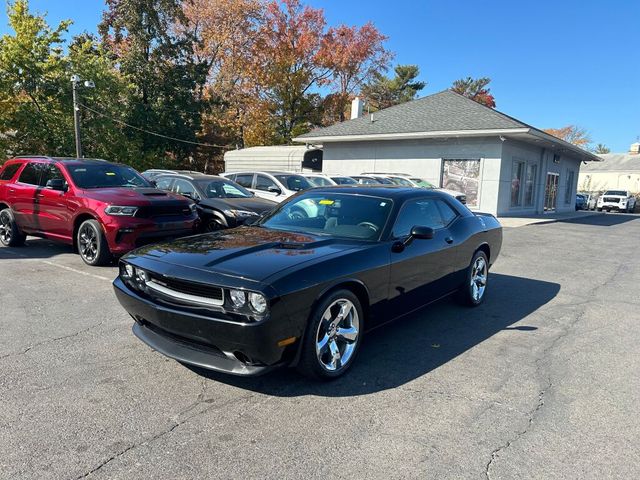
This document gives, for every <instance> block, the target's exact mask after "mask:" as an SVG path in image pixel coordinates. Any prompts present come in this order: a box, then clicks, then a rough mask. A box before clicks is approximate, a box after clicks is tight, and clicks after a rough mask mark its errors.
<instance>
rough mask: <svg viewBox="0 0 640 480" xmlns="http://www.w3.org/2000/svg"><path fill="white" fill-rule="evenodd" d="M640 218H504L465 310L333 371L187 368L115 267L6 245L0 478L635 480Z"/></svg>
mask: <svg viewBox="0 0 640 480" xmlns="http://www.w3.org/2000/svg"><path fill="white" fill-rule="evenodd" d="M639 238H640V216H638V215H625V214H610V215H609V214H607V215H604V214H602V215H594V216H588V214H587V215H584V216H583V217H578V218H576V219H574V220H570V221H563V222H556V223H549V224H538V225H530V226H525V227H520V228H511V229H505V232H504V246H503V251H502V255H501V257H500V258H499V260H498V262H497V263H496V265H495V267H494V269H493V270H492V274H491V277H490V283H489V291H488V296H487V299H486V302H485V304H484V305H482V306H481V307H479V308H477V309H466V308H463V307H459V306H458V305H457V304H455V303H454V302H453V301H448V300H447V301H441V302H440V303H438V304H436V305H433V306H431V307H429V308H428V309H427V310H425V311H423V312H421V313H419V314H416V315H413V316H411V317H409V318H406V319H405V320H403V321H400V322H397V323H395V324H393V325H391V326H389V327H385V328H383V329H380V330H378V331H376V332H374V333H372V334H371V335H370V336H368V337H367V338H366V339H365V343H364V345H363V349H362V351H361V352H360V357H359V358H358V362H357V364H356V365H355V366H354V368H353V369H352V370H351V371H350V372H349V374H347V375H346V377H343V378H341V379H339V380H337V381H335V382H332V383H322V384H321V383H313V382H310V381H307V380H305V379H303V378H301V377H299V376H298V375H297V374H296V373H295V372H292V371H288V370H284V371H279V372H275V373H274V374H271V375H269V376H264V377H260V378H255V379H245V378H235V377H227V376H223V375H217V374H211V373H205V372H202V371H197V370H193V369H189V368H187V367H185V366H182V365H180V364H178V363H176V362H174V361H171V360H168V359H166V358H164V357H163V356H161V355H159V354H157V353H155V352H153V351H152V350H150V349H149V348H148V347H146V346H145V345H144V344H142V343H141V342H140V341H138V340H137V339H135V338H134V336H133V335H132V334H131V330H130V327H131V320H130V318H129V317H128V316H127V314H126V313H125V312H124V310H122V309H121V307H120V306H119V305H118V303H117V302H116V300H115V297H114V295H113V293H112V290H111V284H110V282H111V280H112V279H113V278H114V277H115V275H116V268H114V267H106V268H91V267H87V266H84V265H83V263H82V261H81V260H80V258H79V257H78V256H76V255H74V254H72V253H71V250H70V248H69V247H65V246H60V245H56V244H52V243H50V242H48V241H45V240H36V239H31V240H30V241H29V242H28V245H27V246H26V247H24V248H19V249H6V248H0V312H1V315H0V328H1V329H2V335H1V336H0V403H1V406H2V407H1V409H0V452H1V455H0V478H3V479H4V478H34V479H36V478H37V479H47V478H55V479H58V478H61V479H76V478H85V477H89V478H94V477H95V478H122V479H132V478H385V479H387V478H434V479H442V478H488V479H498V478H502V479H513V478H541V479H542V478H545V479H547V478H598V479H601V478H638V477H639V476H640V449H639V448H638V445H640V418H639V417H638V405H639V400H640V376H639V375H638V372H640V349H639V347H638V346H639V345H640V329H639V328H638V323H639V320H640V313H638V312H640V298H639V296H638V285H640V255H638V239H639Z"/></svg>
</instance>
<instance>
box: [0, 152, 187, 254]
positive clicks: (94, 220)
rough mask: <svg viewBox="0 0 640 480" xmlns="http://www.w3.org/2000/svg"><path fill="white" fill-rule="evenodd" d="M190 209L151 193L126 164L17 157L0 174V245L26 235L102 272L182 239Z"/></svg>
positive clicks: (19, 240)
mask: <svg viewBox="0 0 640 480" xmlns="http://www.w3.org/2000/svg"><path fill="white" fill-rule="evenodd" d="M196 221H197V213H196V209H195V204H194V203H193V202H192V201H191V200H188V199H186V198H185V197H183V196H181V195H173V194H171V193H168V192H164V191H162V190H158V189H156V188H153V187H152V185H151V184H150V183H149V182H148V181H147V180H145V179H144V178H143V177H142V176H141V175H140V174H139V173H138V172H136V171H135V170H134V169H133V168H131V167H128V166H126V165H120V164H115V163H110V162H106V161H104V160H89V159H75V158H69V159H67V158H50V157H20V158H15V159H11V160H8V161H7V162H6V163H5V164H4V166H3V167H2V168H1V169H0V243H2V244H3V245H5V246H17V245H21V244H22V243H24V240H25V237H26V235H34V236H38V237H45V238H49V239H53V240H59V241H62V242H65V243H69V244H72V245H74V247H76V248H77V249H78V252H79V253H80V256H81V257H82V259H83V260H84V261H85V262H86V263H87V264H89V265H103V264H105V263H108V262H109V261H110V260H111V258H112V256H120V255H122V254H124V253H126V252H128V251H130V250H132V249H134V248H136V247H138V246H140V245H142V244H145V243H151V242H153V241H154V240H159V239H161V238H166V237H175V236H181V235H186V234H190V233H192V232H193V231H194V228H195V227H196V225H195V224H196Z"/></svg>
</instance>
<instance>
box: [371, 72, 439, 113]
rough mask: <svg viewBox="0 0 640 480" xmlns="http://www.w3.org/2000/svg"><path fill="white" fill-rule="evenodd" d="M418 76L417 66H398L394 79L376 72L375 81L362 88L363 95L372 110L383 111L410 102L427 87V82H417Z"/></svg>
mask: <svg viewBox="0 0 640 480" xmlns="http://www.w3.org/2000/svg"><path fill="white" fill-rule="evenodd" d="M418 75H420V69H419V68H418V66H417V65H398V66H396V68H395V77H393V78H389V77H387V76H386V75H383V74H382V73H380V72H376V73H375V74H374V75H373V80H372V81H371V82H370V83H369V84H367V85H365V86H364V87H363V88H362V95H363V97H364V98H365V99H366V101H367V102H368V105H369V107H370V108H371V110H381V109H383V108H387V107H391V106H393V105H398V104H400V103H404V102H408V101H409V100H413V99H414V98H415V97H416V95H417V94H418V92H419V91H420V90H422V89H423V88H424V87H425V86H426V85H427V84H426V82H420V81H416V78H417V77H418Z"/></svg>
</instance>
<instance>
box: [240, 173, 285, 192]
mask: <svg viewBox="0 0 640 480" xmlns="http://www.w3.org/2000/svg"><path fill="white" fill-rule="evenodd" d="M238 183H240V182H238ZM240 185H242V184H241V183H240ZM269 187H276V188H278V186H277V185H276V183H275V182H274V181H273V180H271V179H270V178H269V177H265V176H264V175H258V178H257V179H256V190H262V191H264V192H267V191H268V190H269Z"/></svg>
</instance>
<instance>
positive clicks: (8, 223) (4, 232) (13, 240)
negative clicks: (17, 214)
mask: <svg viewBox="0 0 640 480" xmlns="http://www.w3.org/2000/svg"><path fill="white" fill-rule="evenodd" d="M26 238H27V236H26V235H25V234H24V233H22V232H21V231H20V229H19V228H18V225H17V224H16V220H15V218H14V217H13V212H12V211H11V209H10V208H5V209H4V210H2V211H0V243H2V245H4V246H5V247H19V246H21V245H24V241H25V240H26Z"/></svg>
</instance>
